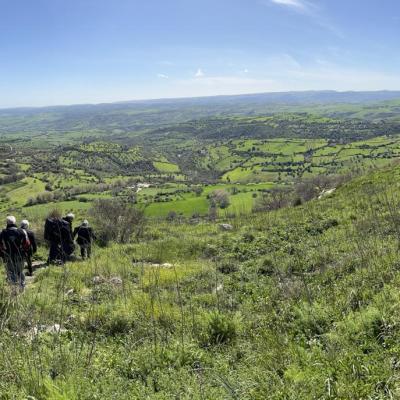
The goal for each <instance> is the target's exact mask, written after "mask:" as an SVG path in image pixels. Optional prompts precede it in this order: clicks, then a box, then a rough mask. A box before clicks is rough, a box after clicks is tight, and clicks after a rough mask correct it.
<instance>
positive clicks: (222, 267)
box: [0, 167, 400, 399]
mask: <svg viewBox="0 0 400 400" xmlns="http://www.w3.org/2000/svg"><path fill="white" fill-rule="evenodd" d="M399 194H400V167H394V168H392V169H388V170H384V171H380V172H375V173H373V174H370V175H368V176H365V177H363V178H358V179H356V180H354V181H353V182H350V183H348V184H346V185H345V186H343V187H342V188H340V189H338V190H337V191H336V192H335V193H334V194H333V195H331V196H330V197H327V198H325V199H322V200H319V201H313V202H310V203H308V204H306V205H304V206H302V207H298V208H294V209H285V210H281V211H278V212H273V213H265V214H257V215H253V216H248V217H246V218H243V219H235V220H233V221H231V222H232V223H233V225H234V230H233V231H232V232H221V231H219V230H218V227H217V226H216V225H214V224H207V223H204V224H200V225H197V226H190V225H173V224H169V225H167V224H165V225H163V224H158V225H157V226H150V227H149V229H148V231H147V236H146V239H145V240H143V241H142V242H140V243H138V244H132V245H127V246H116V245H115V246H113V247H112V248H110V249H97V251H96V253H95V257H94V258H93V260H92V261H91V262H86V263H75V264H68V265H67V266H66V268H56V267H53V268H50V269H46V270H41V271H39V272H38V273H37V275H36V279H35V282H34V283H33V284H32V285H31V286H30V287H29V289H28V290H27V292H26V293H25V294H24V295H23V296H21V297H20V298H19V299H18V301H11V300H10V299H9V297H8V296H7V289H6V287H5V286H4V287H2V288H1V290H0V293H1V309H0V310H1V312H0V315H1V318H0V322H1V326H2V330H1V333H0V335H1V337H0V342H1V343H2V351H1V352H0V366H1V368H0V393H1V394H2V396H3V397H2V398H5V399H24V398H26V396H28V395H31V396H34V397H35V398H37V399H95V398H116V399H134V398H138V399H139V398H140V399H144V398H151V399H173V398H179V399H265V398H269V399H316V398H318V399H328V398H339V399H367V398H370V399H385V398H398V396H399V395H400V381H399V379H400V372H399V363H400V347H399V344H398V343H399V339H400V312H399V311H400V294H399V285H400V264H399V240H400V229H399V228H398V221H399V220H400V214H399V212H398V210H399V207H398V205H399V204H398V203H399V201H398V198H399ZM133 261H136V262H137V261H143V262H144V261H147V262H153V263H155V262H156V263H163V262H169V263H173V264H174V266H175V267H173V268H163V267H152V266H150V265H148V264H145V263H140V262H139V263H138V264H133ZM94 276H103V277H104V278H106V279H108V278H110V277H113V276H118V277H120V278H121V279H122V282H123V284H122V285H118V284H113V283H110V282H103V283H100V284H94V283H93V277H94ZM1 281H2V282H3V279H2V280H1ZM70 289H73V291H71V290H70ZM54 323H60V324H61V325H62V327H65V328H66V329H67V332H65V333H60V334H50V333H47V334H46V333H45V334H41V335H39V336H37V337H36V338H35V339H33V340H32V339H30V338H29V335H30V334H29V332H30V331H31V330H32V327H34V326H38V325H51V324H54ZM16 333H17V334H18V336H16V335H15V334H16ZM17 337H18V339H16V338H17Z"/></svg>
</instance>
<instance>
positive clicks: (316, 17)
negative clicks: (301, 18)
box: [263, 0, 344, 39]
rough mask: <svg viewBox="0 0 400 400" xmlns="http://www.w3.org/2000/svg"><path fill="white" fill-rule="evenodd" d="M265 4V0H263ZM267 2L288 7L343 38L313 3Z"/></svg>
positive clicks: (270, 0) (301, 0)
mask: <svg viewBox="0 0 400 400" xmlns="http://www.w3.org/2000/svg"><path fill="white" fill-rule="evenodd" d="M263 3H264V4H265V1H263ZM269 4H275V5H278V6H282V7H286V8H289V9H291V10H293V11H295V12H297V13H299V14H303V15H306V16H308V17H310V18H311V19H312V20H313V21H314V23H315V24H316V25H318V26H320V27H321V28H323V29H325V30H327V31H330V32H331V33H333V34H334V35H335V36H337V37H339V38H341V39H344V35H343V33H342V32H341V31H340V29H338V28H337V27H336V26H334V25H332V24H331V23H330V22H329V19H328V18H327V17H326V16H324V15H323V13H322V11H321V8H320V7H318V6H316V5H315V3H312V2H311V1H307V0H269Z"/></svg>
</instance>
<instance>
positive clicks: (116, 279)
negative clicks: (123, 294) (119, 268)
mask: <svg viewBox="0 0 400 400" xmlns="http://www.w3.org/2000/svg"><path fill="white" fill-rule="evenodd" d="M110 283H112V284H113V285H122V279H121V278H120V277H118V276H113V277H112V278H111V279H110Z"/></svg>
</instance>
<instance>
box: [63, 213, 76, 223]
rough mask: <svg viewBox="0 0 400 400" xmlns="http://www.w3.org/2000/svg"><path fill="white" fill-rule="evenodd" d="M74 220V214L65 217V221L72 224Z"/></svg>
mask: <svg viewBox="0 0 400 400" xmlns="http://www.w3.org/2000/svg"><path fill="white" fill-rule="evenodd" d="M74 218H75V215H74V214H73V213H72V212H70V213H68V214H67V215H66V216H65V219H66V220H67V221H70V222H72V221H73V220H74Z"/></svg>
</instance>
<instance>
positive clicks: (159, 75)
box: [157, 74, 169, 79]
mask: <svg viewBox="0 0 400 400" xmlns="http://www.w3.org/2000/svg"><path fill="white" fill-rule="evenodd" d="M157 78H160V79H168V78H169V76H168V75H165V74H157Z"/></svg>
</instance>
